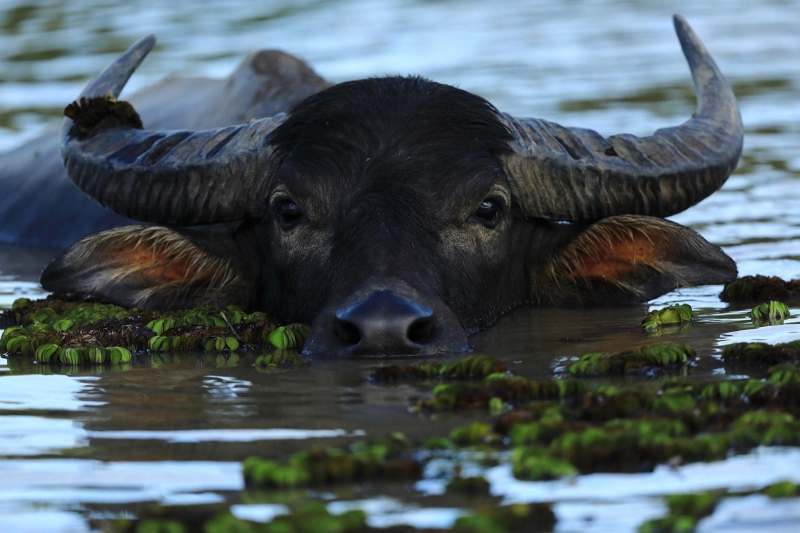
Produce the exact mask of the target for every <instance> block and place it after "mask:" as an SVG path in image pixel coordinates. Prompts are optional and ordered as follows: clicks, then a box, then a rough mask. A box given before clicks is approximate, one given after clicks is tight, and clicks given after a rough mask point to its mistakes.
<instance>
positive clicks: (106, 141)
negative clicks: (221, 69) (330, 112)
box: [61, 35, 284, 225]
mask: <svg viewBox="0 0 800 533" xmlns="http://www.w3.org/2000/svg"><path fill="white" fill-rule="evenodd" d="M154 44H155V37H154V36H152V35H148V36H147V37H144V38H143V39H141V40H139V41H138V42H137V43H136V44H134V45H133V46H131V47H130V48H129V49H128V50H127V51H126V52H125V53H124V54H123V55H122V56H120V58H119V59H117V60H116V61H115V62H114V63H112V64H111V65H109V66H108V67H106V69H105V70H103V72H101V73H100V75H98V76H97V78H95V79H94V80H93V81H92V82H90V83H89V85H87V87H86V88H85V89H84V90H83V92H82V93H81V95H80V97H79V100H78V101H77V102H75V103H74V104H72V105H70V106H68V107H67V109H66V110H65V114H66V115H67V118H65V119H64V123H63V124H62V126H61V156H62V158H63V160H64V166H65V168H66V170H67V174H68V175H69V177H70V178H71V179H72V181H74V182H75V184H76V185H77V186H78V187H79V188H80V189H81V190H83V191H84V192H85V193H86V194H88V195H89V196H90V197H92V198H93V199H94V200H96V201H97V202H98V203H100V204H101V205H103V206H105V207H108V208H110V209H111V210H113V211H115V212H116V213H118V214H120V215H123V216H126V217H129V218H133V219H136V220H142V221H147V222H156V223H161V224H175V225H193V224H210V223H214V222H227V221H232V220H241V219H244V218H248V217H259V216H261V214H262V213H263V209H264V205H265V202H266V196H267V180H266V176H267V175H268V173H269V164H270V157H271V150H270V149H269V146H268V145H267V144H266V143H265V139H266V137H267V135H268V134H269V133H270V132H271V131H272V130H273V129H275V127H276V126H277V125H278V124H280V123H281V122H282V121H283V119H284V115H283V114H280V115H276V116H275V117H272V118H264V119H261V120H256V121H253V122H250V123H248V124H242V125H240V126H230V127H225V128H219V129H215V130H207V131H197V132H193V131H147V130H142V129H141V121H140V120H139V118H138V115H136V112H135V111H133V109H132V108H131V107H130V106H129V105H128V104H126V103H124V102H117V101H116V97H117V96H118V95H119V92H120V91H121V90H122V88H123V87H124V86H125V83H126V82H127V81H128V78H129V77H130V76H131V74H133V72H134V71H135V70H136V68H137V67H138V66H139V64H140V63H141V62H142V60H143V59H144V57H145V56H146V55H147V53H148V52H149V51H150V50H151V49H152V47H153V45H154ZM73 119H74V120H73ZM137 128H138V129H137ZM99 132H101V133H99Z"/></svg>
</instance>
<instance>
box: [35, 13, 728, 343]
mask: <svg viewBox="0 0 800 533" xmlns="http://www.w3.org/2000/svg"><path fill="white" fill-rule="evenodd" d="M675 27H676V30H677V34H678V37H679V39H680V42H681V45H682V47H683V51H684V55H685V56H686V58H687V60H688V63H689V66H690V68H691V71H692V76H693V79H694V84H695V88H696V92H697V98H698V109H697V112H696V113H695V114H694V116H693V117H692V118H691V119H690V120H688V121H687V122H685V123H683V124H682V125H680V126H677V127H673V128H665V129H661V130H658V131H657V132H656V133H655V134H653V135H652V136H650V137H644V138H638V137H635V136H633V135H627V134H623V135H614V136H611V137H607V138H605V137H602V136H601V135H599V134H598V133H596V132H594V131H591V130H587V129H580V128H568V127H563V126H560V125H558V124H554V123H552V122H547V121H545V120H540V119H533V118H516V117H513V116H510V115H508V114H505V113H502V112H500V111H498V110H497V109H496V108H495V107H493V106H492V105H491V104H490V103H488V102H487V101H485V100H484V99H482V98H480V97H478V96H475V95H473V94H470V93H467V92H465V91H462V90H459V89H456V88H454V87H450V86H447V85H442V84H439V83H435V82H433V81H429V80H426V79H422V78H418V77H383V78H371V79H363V80H358V81H352V82H347V83H341V84H337V85H332V86H328V84H326V83H325V82H323V81H322V80H316V79H312V83H309V84H307V85H308V87H310V88H311V89H312V90H311V91H310V92H311V93H313V94H303V95H302V98H299V99H298V100H299V101H297V102H294V101H293V102H291V106H290V108H288V112H286V113H283V112H276V113H275V114H274V115H271V116H267V117H264V118H258V119H255V120H248V119H249V118H250V117H243V118H244V120H242V121H241V123H240V124H238V125H233V126H225V127H220V128H213V129H204V130H195V129H192V128H188V129H183V130H174V129H172V130H169V129H164V130H161V129H159V128H157V127H156V128H153V127H152V126H151V129H143V126H142V122H141V120H140V117H139V115H138V114H137V113H136V111H135V109H134V108H133V107H132V106H130V105H129V104H127V103H125V102H119V101H117V100H116V98H115V97H116V96H117V95H118V94H119V92H120V90H121V89H122V87H123V86H124V85H125V83H126V81H127V80H128V78H129V77H130V76H131V74H132V73H133V72H134V70H135V69H136V68H137V66H138V65H139V63H140V62H141V61H142V59H143V58H144V56H145V55H146V54H147V52H148V51H149V50H150V49H151V47H152V46H153V43H154V38H153V37H146V38H144V39H142V40H141V41H139V42H138V43H136V44H135V45H133V46H132V47H131V48H130V49H129V50H128V51H127V52H126V53H125V54H124V55H123V56H121V57H120V58H119V59H118V60H117V61H116V62H115V63H113V64H112V65H110V66H109V67H108V68H107V69H106V70H104V71H103V72H102V73H101V74H100V75H99V76H98V77H97V78H96V79H95V80H94V81H92V82H91V83H90V84H89V85H88V86H87V87H86V89H85V90H84V91H83V93H81V95H80V97H79V99H78V100H77V101H76V102H75V103H74V104H72V105H70V106H69V107H68V108H67V110H66V115H67V118H66V119H65V120H64V123H63V125H62V128H61V134H60V136H61V154H62V157H63V161H64V165H65V168H66V172H67V174H68V175H69V177H70V178H71V179H72V181H73V182H74V183H75V184H76V185H77V186H78V187H79V188H80V189H81V190H82V191H83V192H84V193H86V194H87V195H88V196H89V197H91V198H93V199H94V200H95V201H97V202H99V203H100V204H101V205H103V206H105V207H107V208H109V209H111V210H112V211H113V212H114V213H117V214H118V215H121V216H122V217H127V218H130V219H134V220H139V221H144V222H148V223H150V224H151V225H129V226H122V227H115V228H112V229H108V230H105V231H102V232H99V233H95V234H92V235H90V236H88V237H85V238H83V239H81V240H80V241H78V242H76V243H75V244H74V245H72V246H71V247H70V248H69V249H67V250H66V251H64V252H62V253H61V254H60V255H58V256H57V257H56V258H55V259H54V260H53V261H52V263H51V264H50V265H49V266H48V267H47V268H46V269H45V271H44V272H43V274H42V277H41V282H42V285H43V286H44V287H45V288H46V289H48V290H52V291H79V292H88V293H93V294H96V295H99V296H100V297H102V298H103V299H105V300H108V301H111V302H116V303H119V304H123V305H128V306H133V305H135V306H144V307H182V306H194V305H198V304H207V303H214V304H219V305H225V304H230V303H236V304H239V305H242V306H245V307H248V308H253V307H257V308H261V309H264V310H266V311H268V312H269V313H270V314H271V315H273V316H274V317H275V318H276V319H277V320H280V321H287V322H290V321H291V322H293V321H297V322H306V323H311V324H312V331H311V334H310V336H309V339H308V342H307V344H306V346H307V347H306V350H307V351H309V352H312V353H318V354H332V355H375V354H379V355H384V354H425V353H434V352H441V351H457V350H462V349H465V348H466V347H467V335H468V334H470V333H471V332H474V331H476V330H479V329H481V328H485V327H487V326H489V325H491V324H492V323H493V322H494V321H495V320H497V318H498V317H499V316H501V315H502V314H503V313H506V312H507V311H509V310H510V309H512V308H514V307H516V306H520V305H523V304H534V305H558V306H563V305H587V304H588V305H597V304H600V305H609V304H613V305H625V304H635V303H641V302H643V301H646V300H648V299H651V298H654V297H656V296H658V295H661V294H663V293H665V292H667V291H670V290H672V289H674V288H676V287H681V286H691V285H700V284H715V283H723V282H727V281H730V280H732V279H734V278H735V277H736V265H735V264H734V262H733V261H732V260H731V259H730V258H729V257H728V256H727V255H725V253H723V252H722V251H721V250H720V249H719V248H718V247H716V246H714V245H712V244H710V243H708V242H707V241H706V240H704V239H703V238H702V237H701V236H699V235H698V234H697V233H695V232H694V231H692V230H690V229H687V228H685V227H682V226H680V225H678V224H675V223H673V222H669V221H666V220H664V219H663V218H662V217H666V216H669V215H672V214H675V213H678V212H680V211H683V210H684V209H686V208H688V207H690V206H692V205H694V204H696V203H697V202H699V201H701V200H702V199H703V198H705V197H707V196H708V195H710V194H711V193H712V192H714V191H715V190H717V189H718V188H719V187H721V185H722V184H723V183H724V182H725V180H726V179H727V177H728V176H729V175H730V174H731V172H733V170H734V168H735V167H736V164H737V162H738V160H739V156H740V154H741V149H742V136H743V130H742V124H741V117H740V114H739V109H738V106H737V103H736V100H735V97H734V95H733V92H732V91H731V89H730V87H729V86H728V84H727V82H726V81H725V79H724V78H723V76H722V74H721V73H720V71H719V70H718V68H717V66H716V65H715V63H714V61H713V59H712V58H711V57H710V55H709V54H708V52H707V51H706V49H705V47H704V46H703V44H702V43H701V42H700V41H699V39H698V38H697V36H696V35H695V34H694V33H693V31H692V30H691V28H690V27H689V26H688V24H687V23H686V22H685V21H684V20H683V19H682V18H681V17H677V16H676V17H675ZM276 76H277V78H276V79H277V80H278V82H276V83H277V86H280V74H279V73H278V74H276ZM310 79H311V78H310ZM189 91H190V92H191V89H189ZM174 97H175V101H174V105H175V106H180V105H182V104H181V101H182V99H183V98H182V97H181V96H179V95H177V94H176V95H175V96H174ZM261 97H265V96H264V95H261ZM187 98H189V99H191V94H189V95H188V96H187ZM288 100H291V99H288ZM161 105H164V106H167V107H169V105H170V102H163V101H162V103H161ZM205 112H209V111H205ZM164 127H167V128H168V127H169V125H164ZM199 225H203V227H202V228H197V227H196V226H199Z"/></svg>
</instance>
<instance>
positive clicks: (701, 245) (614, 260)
mask: <svg viewBox="0 0 800 533" xmlns="http://www.w3.org/2000/svg"><path fill="white" fill-rule="evenodd" d="M736 275H737V270H736V263H734V261H733V260H732V259H731V258H730V257H728V256H727V255H726V254H725V252H723V251H722V250H721V249H720V248H719V247H717V246H714V245H713V244H711V243H709V242H708V241H706V240H705V239H704V238H703V237H701V236H700V235H698V234H697V233H696V232H694V231H692V230H691V229H689V228H686V227H684V226H681V225H679V224H676V223H674V222H670V221H667V220H664V219H661V218H653V217H645V216H636V215H624V216H615V217H609V218H606V219H603V220H600V221H599V222H596V223H594V224H592V225H591V226H589V227H588V228H587V229H586V230H585V231H583V232H582V233H580V234H579V235H578V236H577V237H576V238H575V239H573V240H572V241H571V242H570V243H569V244H567V245H566V246H565V247H564V248H563V249H561V250H560V251H559V252H558V253H557V254H556V255H555V256H554V257H552V258H551V259H550V260H549V261H548V262H547V264H546V266H545V268H544V269H542V270H541V271H540V273H539V276H538V283H537V284H536V287H537V294H535V296H534V300H535V301H537V302H538V303H540V304H545V305H578V304H596V305H597V304H599V305H603V304H607V305H610V304H614V305H619V304H636V303H641V302H645V301H647V300H650V299H652V298H656V297H658V296H660V295H662V294H664V293H666V292H669V291H671V290H674V289H676V288H678V287H689V286H695V285H710V284H720V283H727V282H729V281H733V280H734V279H736Z"/></svg>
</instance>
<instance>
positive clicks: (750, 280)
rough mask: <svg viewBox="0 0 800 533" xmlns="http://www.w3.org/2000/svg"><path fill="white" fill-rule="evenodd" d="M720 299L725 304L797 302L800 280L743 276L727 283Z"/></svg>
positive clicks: (799, 293)
mask: <svg viewBox="0 0 800 533" xmlns="http://www.w3.org/2000/svg"><path fill="white" fill-rule="evenodd" d="M719 297H720V299H721V300H722V301H723V302H754V301H762V302H763V301H769V300H780V301H784V302H788V301H793V302H796V301H800V279H793V280H791V281H784V280H782V279H781V278H779V277H777V276H772V277H768V276H743V277H741V278H739V279H737V280H736V281H732V282H731V283H727V284H726V285H725V287H724V288H723V289H722V292H721V293H720V295H719Z"/></svg>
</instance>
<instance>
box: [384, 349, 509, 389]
mask: <svg viewBox="0 0 800 533" xmlns="http://www.w3.org/2000/svg"><path fill="white" fill-rule="evenodd" d="M505 371H506V367H505V365H504V364H503V363H502V362H501V361H498V360H497V359H494V358H493V357H489V356H488V355H470V356H468V357H465V358H464V359H461V360H459V361H454V362H450V363H419V364H412V365H391V366H384V367H381V368H379V369H377V370H376V371H375V372H374V373H373V374H372V375H370V379H371V380H372V381H377V382H386V381H402V380H420V379H421V380H424V379H482V378H485V377H487V376H489V375H492V374H502V373H503V372H505Z"/></svg>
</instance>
